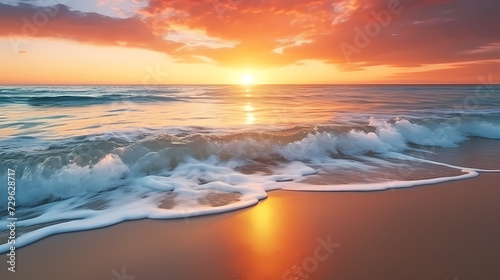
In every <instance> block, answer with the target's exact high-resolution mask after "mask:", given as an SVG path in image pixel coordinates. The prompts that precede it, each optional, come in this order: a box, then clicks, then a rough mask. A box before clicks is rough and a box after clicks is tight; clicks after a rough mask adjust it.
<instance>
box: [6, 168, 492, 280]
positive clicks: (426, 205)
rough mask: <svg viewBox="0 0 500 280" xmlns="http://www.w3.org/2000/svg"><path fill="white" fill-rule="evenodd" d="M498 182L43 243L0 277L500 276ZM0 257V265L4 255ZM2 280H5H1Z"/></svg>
mask: <svg viewBox="0 0 500 280" xmlns="http://www.w3.org/2000/svg"><path fill="white" fill-rule="evenodd" d="M499 179H500V175H498V174H481V175H480V176H479V177H477V178H474V179H469V180H463V181H456V182H448V183H444V184H438V185H428V186H423V187H418V188H410V189H396V190H389V191H381V192H365V193H351V192H342V193H333V192H332V193H327V192H315V193H314V192H288V191H274V192H270V193H269V198H268V199H266V200H264V201H261V202H260V203H259V204H258V205H256V206H253V207H251V208H247V209H243V210H238V211H233V212H229V213H225V214H220V215H210V216H202V217H196V218H190V219H179V220H140V221H132V222H125V223H121V224H118V225H115V226H112V227H108V228H104V229H98V230H91V231H85V232H75V233H69V234H61V235H56V236H51V237H48V238H45V239H43V240H41V241H38V242H36V243H34V244H31V245H28V246H26V247H24V248H21V249H19V250H18V251H17V255H18V262H17V272H16V273H11V272H8V271H7V270H6V269H4V270H2V272H1V273H0V275H2V277H1V278H2V279H74V280H76V279H117V280H119V279H136V280H141V279H148V280H151V279H371V280H374V279H384V280H391V279H394V280H396V279H398V280H400V279H409V280H411V279H436V280H444V279H448V280H451V279H475V280H480V279H499V278H500V267H499V266H498V260H499V259H500V240H499V238H498V236H500V220H499V218H498V216H497V215H495V213H498V211H499V210H500V204H498V200H499V198H500V189H499V188H498V185H497V184H498V183H497V182H498V180H499ZM2 258H3V259H5V256H2ZM4 277H5V278H4Z"/></svg>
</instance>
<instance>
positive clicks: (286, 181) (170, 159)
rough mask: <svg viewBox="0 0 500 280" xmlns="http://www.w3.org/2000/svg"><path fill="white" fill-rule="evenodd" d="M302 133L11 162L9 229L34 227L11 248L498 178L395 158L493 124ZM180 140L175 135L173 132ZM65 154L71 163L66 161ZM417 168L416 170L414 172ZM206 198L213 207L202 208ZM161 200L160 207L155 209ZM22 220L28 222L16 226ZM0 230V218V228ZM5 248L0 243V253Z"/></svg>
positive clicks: (98, 140)
mask: <svg viewBox="0 0 500 280" xmlns="http://www.w3.org/2000/svg"><path fill="white" fill-rule="evenodd" d="M306 132H307V133H305V134H304V130H300V133H302V134H304V136H300V135H302V134H300V133H297V134H296V135H292V136H289V135H287V136H283V135H280V134H279V133H277V132H276V131H272V132H269V136H267V137H261V136H262V133H267V132H258V133H249V134H248V135H247V136H246V137H238V136H237V135H220V134H219V135H216V136H211V135H199V134H196V133H190V134H189V133H188V136H184V137H181V136H173V135H165V134H155V133H154V132H148V133H149V134H148V135H142V134H141V135H135V134H133V133H132V134H130V133H128V134H127V133H115V132H112V133H108V134H104V135H102V136H98V137H87V138H85V139H84V140H81V143H77V144H75V143H74V142H72V143H71V145H70V144H68V145H66V146H65V145H61V147H63V148H61V149H62V150H61V151H59V152H58V151H57V150H56V151H54V152H53V154H52V156H50V157H46V159H44V160H43V161H40V162H34V163H32V164H24V165H22V164H19V166H22V167H23V169H22V170H18V171H17V172H18V173H19V174H22V175H20V177H19V178H17V182H18V186H19V189H22V191H18V192H17V201H18V203H19V205H20V206H21V207H20V208H19V212H18V215H19V218H20V220H19V222H18V226H19V227H21V228H23V227H27V226H37V225H38V226H40V227H41V228H39V229H36V230H34V231H31V232H28V233H24V234H22V235H21V236H20V237H18V238H17V240H16V245H17V246H18V247H21V246H24V245H26V244H29V243H31V242H34V241H36V240H39V239H41V238H44V237H46V236H49V235H53V234H57V233H64V232H71V231H79V230H87V229H93V228H100V227H105V226H109V225H113V224H116V223H119V222H122V221H125V220H134V219H142V218H151V219H171V218H187V217H192V216H197V215H205V214H212V213H221V212H226V211H230V210H235V209H241V208H244V207H248V206H251V205H254V204H256V203H258V201H259V200H261V199H263V198H266V197H267V193H266V192H267V191H270V190H275V189H285V190H305V191H373V190H383V189H388V188H404V187H412V186H418V185H424V184H433V183H439V182H445V181H450V180H459V179H464V178H470V177H473V176H477V175H478V172H487V171H494V172H499V170H483V169H474V168H473V167H461V166H455V165H451V164H446V163H441V162H436V161H432V160H427V159H425V158H418V157H414V156H409V155H408V154H405V153H406V151H412V150H419V149H421V148H419V147H416V146H414V145H415V144H416V145H421V146H434V147H455V146H457V145H459V144H460V143H461V142H464V141H466V140H467V139H468V137H471V136H478V137H484V138H491V139H500V125H499V123H495V122H494V121H484V120H476V121H460V122H456V121H454V120H453V121H442V122H436V121H433V122H428V123H426V122H419V123H416V122H412V121H411V120H408V119H405V118H394V119H389V120H387V119H377V118H370V120H369V121H368V123H367V125H366V126H364V127H362V128H359V127H357V128H352V129H347V130H346V129H345V128H342V129H338V128H337V127H333V128H328V127H327V128H321V129H319V128H306ZM141 133H144V131H142V132H141ZM182 133H185V131H179V133H178V134H182ZM71 141H76V140H71ZM89 141H90V142H89ZM89 143H90V144H89ZM85 145H87V146H85ZM82 147H84V148H82ZM80 150H81V151H80ZM68 154H69V155H76V157H71V158H69V159H68ZM43 155H44V154H40V157H43ZM83 155H93V156H92V157H89V158H88V159H86V160H82V159H81V158H79V157H78V156H83ZM99 155H100V156H99ZM17 157H18V159H17V161H16V159H15V156H13V159H11V160H10V161H9V164H14V165H15V164H16V163H21V162H25V161H28V160H30V158H29V155H28V156H25V155H19V156H17ZM77 160H78V162H77ZM417 162H419V163H422V164H425V166H423V167H419V168H420V169H418V170H417V169H416V167H415V166H416V165H414V164H415V163H417ZM436 166H441V167H443V168H447V169H448V170H452V171H453V172H455V175H449V174H447V173H443V175H442V176H436V177H434V178H430V179H429V178H426V179H414V178H404V176H403V175H401V176H399V177H398V178H391V179H390V180H387V179H384V180H382V179H380V180H379V179H377V176H374V175H376V174H377V172H383V170H384V168H401V167H405V168H410V169H411V168H414V169H415V170H417V171H415V172H416V173H419V172H420V173H425V168H430V169H433V167H436ZM245 170H247V171H245ZM379 170H382V171H379ZM324 174H334V175H335V174H359V175H360V176H359V177H362V176H361V175H363V176H364V177H367V178H368V180H369V181H367V182H363V183H360V182H358V181H355V180H353V181H352V182H347V183H342V184H340V183H339V184H330V185H314V184H310V183H308V182H307V179H309V178H312V177H315V176H316V177H321V176H322V175H324ZM355 179H358V178H355ZM0 180H2V181H5V180H6V178H5V174H4V175H3V176H2V178H0ZM0 199H2V200H5V199H6V194H5V192H1V193H0ZM211 199H213V200H214V201H215V202H216V203H219V204H218V205H216V206H214V205H210V202H211ZM165 200H168V201H169V203H167V204H168V205H167V206H165V205H164V206H163V207H160V205H162V203H164V202H165ZM207 201H208V202H207ZM207 203H208V204H207ZM23 211H24V212H23ZM33 213H34V214H33ZM23 214H24V215H26V216H28V218H24V219H23ZM28 214H29V215H28ZM5 225H6V222H5V220H3V221H2V222H1V223H0V227H2V228H5ZM8 247H9V246H8V244H2V245H0V252H5V251H6V250H7V249H8Z"/></svg>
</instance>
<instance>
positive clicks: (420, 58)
mask: <svg viewBox="0 0 500 280" xmlns="http://www.w3.org/2000/svg"><path fill="white" fill-rule="evenodd" d="M114 2H117V1H114ZM146 2H147V5H146V6H145V7H143V8H141V9H140V10H137V11H136V15H135V16H134V17H130V18H125V19H118V18H112V17H106V16H103V15H99V14H96V13H83V12H79V11H73V10H70V9H68V8H67V7H66V6H63V5H58V6H55V7H51V8H50V9H53V10H52V12H55V10H57V11H58V12H57V13H56V15H55V16H53V17H49V20H48V23H47V24H46V25H44V26H43V27H37V26H36V24H35V28H36V29H37V32H30V29H31V28H30V27H27V25H26V21H23V20H21V19H23V18H26V19H28V21H31V22H32V23H36V16H35V15H36V13H40V11H45V12H46V13H47V14H49V11H48V10H46V9H47V8H43V9H42V8H39V7H36V6H32V5H28V4H19V5H18V6H9V5H3V4H0V36H12V35H16V36H23V35H26V34H25V33H26V32H28V33H29V34H28V35H30V36H37V37H54V38H64V39H71V40H76V41H80V42H84V43H90V44H101V45H119V46H124V47H140V48H146V49H151V50H155V51H160V52H164V53H166V54H168V55H170V56H172V57H174V58H176V59H177V60H178V61H184V62H200V58H203V59H202V61H210V62H211V63H216V64H218V65H221V66H226V67H255V68H259V67H274V66H284V65H290V64H295V63H297V62H298V61H302V60H310V59H314V60H319V61H322V62H325V63H331V64H337V65H339V67H340V68H341V69H343V70H359V69H360V68H363V67H367V66H376V65H391V66H397V67H411V66H419V65H425V64H443V63H457V62H463V63H465V62H471V61H480V60H491V59H496V58H498V51H497V50H498V42H499V40H500V38H499V33H498V26H500V19H499V17H498V15H497V13H496V11H498V10H500V2H499V1H496V0H478V1H468V0H412V1H410V0H401V1H400V2H399V1H398V0H267V1H264V0H213V1H212V0H183V1H180V0H149V1H146ZM102 3H103V4H104V3H106V1H104V2H102ZM54 9H55V10H54ZM391 9H392V10H391ZM396 10H397V11H398V12H395V11H396ZM39 21H41V18H40V19H39ZM33 30H34V29H31V31H33ZM24 31H26V32H24Z"/></svg>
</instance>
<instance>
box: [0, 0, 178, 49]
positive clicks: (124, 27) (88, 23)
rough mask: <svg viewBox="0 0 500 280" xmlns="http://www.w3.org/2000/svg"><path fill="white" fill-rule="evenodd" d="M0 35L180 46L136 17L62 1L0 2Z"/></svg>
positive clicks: (154, 46) (172, 47)
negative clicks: (41, 4) (52, 3)
mask: <svg viewBox="0 0 500 280" xmlns="http://www.w3.org/2000/svg"><path fill="white" fill-rule="evenodd" d="M0 36H3V37H25V38H26V37H45V38H58V39H68V40H74V41H78V42H82V43H88V44H94V45H111V46H127V47H136V48H146V49H151V50H156V51H162V52H170V51H173V50H175V49H176V48H178V47H181V46H182V44H179V43H175V42H169V41H165V40H163V39H162V38H160V37H158V36H156V35H155V34H153V32H152V31H151V30H150V29H149V27H148V26H147V25H146V24H145V23H144V22H143V21H142V20H141V19H140V18H138V17H131V18H126V19H121V18H112V17H108V16H103V15H100V14H97V13H83V12H79V11H74V10H70V9H69V8H68V7H67V6H65V5H61V4H59V5H56V6H52V7H37V6H33V5H30V4H24V3H21V4H19V5H17V6H11V5H5V4H1V3H0Z"/></svg>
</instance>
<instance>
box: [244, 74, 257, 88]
mask: <svg viewBox="0 0 500 280" xmlns="http://www.w3.org/2000/svg"><path fill="white" fill-rule="evenodd" d="M254 82H255V80H254V78H253V77H252V76H251V75H243V77H241V84H243V85H245V86H249V85H253V84H254Z"/></svg>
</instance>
